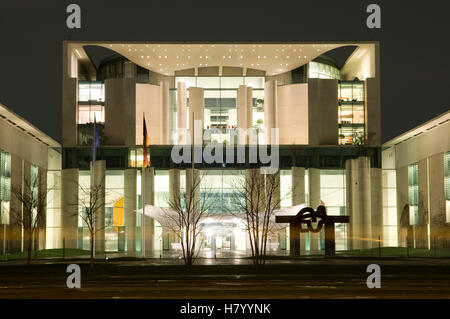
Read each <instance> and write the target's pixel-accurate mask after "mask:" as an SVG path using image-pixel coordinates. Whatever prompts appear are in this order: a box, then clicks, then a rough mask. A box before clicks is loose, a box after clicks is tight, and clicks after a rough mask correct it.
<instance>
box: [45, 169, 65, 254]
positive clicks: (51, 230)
mask: <svg viewBox="0 0 450 319" xmlns="http://www.w3.org/2000/svg"><path fill="white" fill-rule="evenodd" d="M60 199H61V170H59V169H58V170H56V169H55V170H53V169H49V170H48V171H47V214H46V244H45V247H46V248H47V249H52V248H60V247H61V229H60V227H59V226H60V225H61V212H62V210H61V200H60Z"/></svg>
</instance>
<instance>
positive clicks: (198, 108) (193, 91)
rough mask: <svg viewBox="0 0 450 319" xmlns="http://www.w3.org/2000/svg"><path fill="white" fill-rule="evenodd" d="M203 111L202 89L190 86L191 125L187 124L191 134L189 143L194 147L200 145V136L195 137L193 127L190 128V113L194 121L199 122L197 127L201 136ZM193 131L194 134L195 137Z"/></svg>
mask: <svg viewBox="0 0 450 319" xmlns="http://www.w3.org/2000/svg"><path fill="white" fill-rule="evenodd" d="M204 109H205V99H204V92H203V89H202V88H197V87H192V86H191V87H190V88H189V112H190V114H189V119H190V121H191V123H189V129H190V133H191V143H192V144H195V145H202V136H197V135H198V132H195V129H194V127H192V113H194V118H193V119H194V121H201V125H199V127H200V128H201V134H203V123H204ZM194 126H195V124H194ZM193 131H194V132H195V133H196V135H195V136H194V134H193ZM194 138H195V141H194Z"/></svg>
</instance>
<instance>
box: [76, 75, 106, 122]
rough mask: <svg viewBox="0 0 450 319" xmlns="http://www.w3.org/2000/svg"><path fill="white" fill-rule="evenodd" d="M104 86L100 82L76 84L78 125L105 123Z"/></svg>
mask: <svg viewBox="0 0 450 319" xmlns="http://www.w3.org/2000/svg"><path fill="white" fill-rule="evenodd" d="M104 102H105V86H104V84H103V83H102V82H97V81H96V82H86V81H80V82H79V83H78V121H77V123H78V124H87V123H94V117H95V120H96V121H97V122H98V123H104V122H105V103H104Z"/></svg>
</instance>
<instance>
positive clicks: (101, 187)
mask: <svg viewBox="0 0 450 319" xmlns="http://www.w3.org/2000/svg"><path fill="white" fill-rule="evenodd" d="M105 173H106V161H104V160H103V161H95V164H94V167H92V162H91V189H93V187H95V194H94V196H98V197H99V201H98V203H99V204H98V205H99V207H100V208H99V209H98V211H97V212H96V213H95V229H96V233H95V251H98V252H104V251H105Z"/></svg>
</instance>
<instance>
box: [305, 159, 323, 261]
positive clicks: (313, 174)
mask: <svg viewBox="0 0 450 319" xmlns="http://www.w3.org/2000/svg"><path fill="white" fill-rule="evenodd" d="M308 187H309V193H308V196H309V206H310V207H312V208H313V209H314V210H316V209H317V207H318V206H319V205H320V204H321V200H320V169H318V168H309V169H308ZM313 227H314V228H316V227H317V223H313ZM319 239H320V233H311V232H310V233H309V251H310V253H311V254H317V253H318V252H319Z"/></svg>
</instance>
